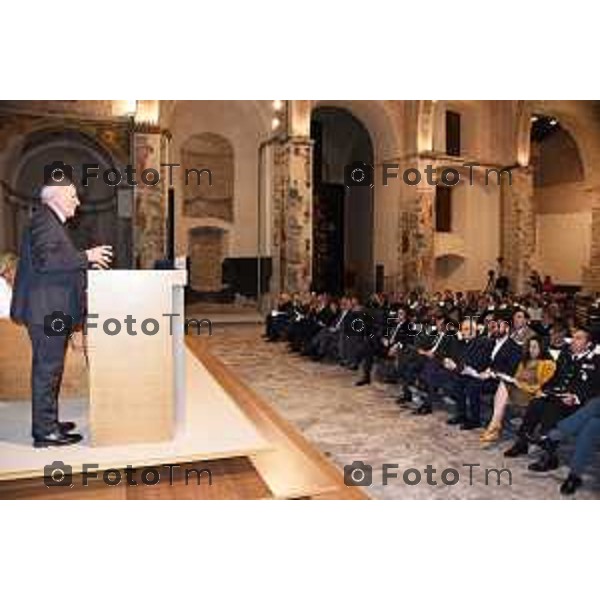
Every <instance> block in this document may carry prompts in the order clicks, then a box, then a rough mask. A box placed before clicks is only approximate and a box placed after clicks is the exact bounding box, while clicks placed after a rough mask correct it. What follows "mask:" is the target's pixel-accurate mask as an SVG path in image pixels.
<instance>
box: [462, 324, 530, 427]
mask: <svg viewBox="0 0 600 600" xmlns="http://www.w3.org/2000/svg"><path fill="white" fill-rule="evenodd" d="M497 317H498V318H497V330H496V332H495V334H494V336H493V338H492V339H493V345H492V344H489V345H488V349H489V355H488V357H487V358H488V360H487V364H486V366H485V368H484V369H483V370H477V369H473V368H472V367H468V366H467V367H466V368H465V369H464V370H463V373H462V377H463V387H462V390H461V393H460V395H459V397H458V415H459V419H462V421H460V420H459V423H460V426H461V429H466V430H469V429H477V428H479V427H481V397H482V395H484V394H495V393H496V390H497V388H498V385H499V384H500V382H501V381H502V379H504V378H506V377H507V376H509V377H512V376H513V375H514V374H515V372H516V370H517V367H518V366H519V361H520V360H521V346H519V344H517V342H515V341H514V340H513V339H512V338H511V336H510V333H511V328H510V323H509V322H508V320H507V318H506V317H507V315H505V314H503V313H501V314H499V315H497Z"/></svg>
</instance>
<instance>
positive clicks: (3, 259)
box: [0, 252, 17, 319]
mask: <svg viewBox="0 0 600 600" xmlns="http://www.w3.org/2000/svg"><path fill="white" fill-rule="evenodd" d="M16 272H17V257H16V256H15V255H14V254H12V253H11V252H6V253H5V254H2V255H1V256H0V319H8V318H10V303H11V300H12V289H13V286H14V283H15V274H16Z"/></svg>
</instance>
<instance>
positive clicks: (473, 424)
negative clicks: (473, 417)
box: [460, 421, 481, 431]
mask: <svg viewBox="0 0 600 600" xmlns="http://www.w3.org/2000/svg"><path fill="white" fill-rule="evenodd" d="M480 427H481V423H480V422H479V421H465V422H464V423H461V425H460V428H461V429H462V430H463V431H471V429H479V428H480Z"/></svg>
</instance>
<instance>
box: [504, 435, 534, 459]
mask: <svg viewBox="0 0 600 600" xmlns="http://www.w3.org/2000/svg"><path fill="white" fill-rule="evenodd" d="M528 452H529V443H528V442H527V440H525V439H523V438H518V439H517V441H516V442H515V443H514V444H513V445H512V446H511V447H510V448H509V449H508V450H507V451H506V452H505V453H504V456H506V457H507V458H514V457H515V456H521V455H522V454H527V453H528Z"/></svg>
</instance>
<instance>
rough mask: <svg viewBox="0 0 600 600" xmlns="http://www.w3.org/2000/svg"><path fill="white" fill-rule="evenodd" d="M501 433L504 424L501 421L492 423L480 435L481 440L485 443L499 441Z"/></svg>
mask: <svg viewBox="0 0 600 600" xmlns="http://www.w3.org/2000/svg"><path fill="white" fill-rule="evenodd" d="M501 435H502V425H501V424H500V423H490V424H489V425H488V426H487V428H486V430H485V431H484V432H483V433H482V434H481V436H480V437H479V440H480V441H481V442H482V443H484V444H489V443H491V442H497V441H498V440H499V439H500V436H501Z"/></svg>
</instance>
